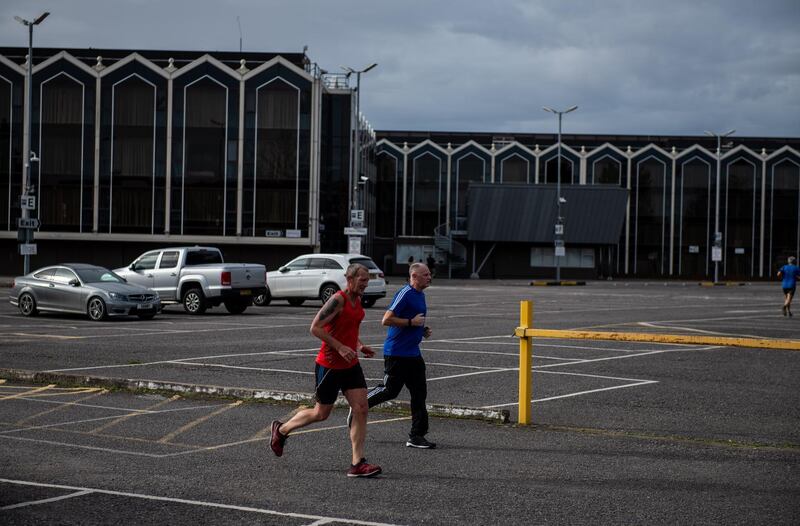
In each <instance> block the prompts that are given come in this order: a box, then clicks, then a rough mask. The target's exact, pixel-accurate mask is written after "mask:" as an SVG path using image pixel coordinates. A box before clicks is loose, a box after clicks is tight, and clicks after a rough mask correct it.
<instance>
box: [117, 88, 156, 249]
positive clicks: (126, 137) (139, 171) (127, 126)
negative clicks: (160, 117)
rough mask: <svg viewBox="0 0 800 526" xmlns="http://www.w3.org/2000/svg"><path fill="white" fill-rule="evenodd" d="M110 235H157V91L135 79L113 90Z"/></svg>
mask: <svg viewBox="0 0 800 526" xmlns="http://www.w3.org/2000/svg"><path fill="white" fill-rule="evenodd" d="M112 99H113V103H112V107H113V116H112V118H113V127H112V130H111V141H112V157H111V217H110V226H109V231H111V232H132V233H148V234H151V233H153V208H154V204H155V203H154V201H155V181H154V172H155V111H156V87H155V86H154V85H153V84H151V83H149V82H147V81H145V80H143V79H142V78H141V77H139V76H136V75H134V76H131V77H128V78H127V79H125V80H123V81H121V82H120V83H118V84H115V85H114V88H113V90H112Z"/></svg>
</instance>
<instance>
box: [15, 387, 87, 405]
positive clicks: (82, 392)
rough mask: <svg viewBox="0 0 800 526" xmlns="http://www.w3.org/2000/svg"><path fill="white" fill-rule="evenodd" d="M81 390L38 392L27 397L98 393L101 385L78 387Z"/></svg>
mask: <svg viewBox="0 0 800 526" xmlns="http://www.w3.org/2000/svg"><path fill="white" fill-rule="evenodd" d="M78 389H79V390H77V391H76V390H70V391H62V392H58V393H56V392H51V393H37V394H31V395H27V398H46V397H48V396H69V395H75V394H84V393H96V392H97V391H100V390H101V389H102V388H101V387H88V388H78ZM65 403H66V402H65Z"/></svg>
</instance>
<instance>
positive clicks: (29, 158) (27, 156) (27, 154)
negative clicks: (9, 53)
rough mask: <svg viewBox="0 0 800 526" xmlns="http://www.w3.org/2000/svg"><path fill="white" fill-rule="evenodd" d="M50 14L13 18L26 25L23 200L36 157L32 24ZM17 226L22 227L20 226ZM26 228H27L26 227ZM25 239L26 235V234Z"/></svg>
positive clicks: (27, 260)
mask: <svg viewBox="0 0 800 526" xmlns="http://www.w3.org/2000/svg"><path fill="white" fill-rule="evenodd" d="M49 15H50V13H49V12H44V13H42V14H41V15H39V16H38V17H36V18H35V19H34V20H33V21H30V20H25V19H24V18H20V17H18V16H15V17H14V19H15V20H16V21H17V22H19V23H20V24H22V25H24V26H27V27H28V72H27V76H28V82H27V88H26V90H25V103H26V104H27V106H28V112H27V113H28V115H27V116H26V119H27V121H28V133H26V134H25V137H24V139H23V140H24V142H25V144H24V145H23V148H22V152H23V160H24V162H25V179H24V181H23V185H22V197H23V200H27V199H26V198H27V197H28V192H29V190H30V184H31V162H33V161H34V160H35V158H36V154H34V153H33V152H32V151H31V137H32V133H33V107H32V95H31V94H32V89H33V26H38V25H39V24H41V23H42V22H43V21H44V19H45V18H47V17H48V16H49ZM29 218H30V213H29V211H28V207H27V205H25V206H22V219H23V222H24V220H26V219H29ZM18 228H22V227H21V226H20V227H18ZM26 230H28V228H27V227H26ZM26 239H28V238H27V236H26ZM30 258H31V257H30V255H29V254H25V255H24V256H23V262H24V263H23V274H27V273H28V272H30V271H31V259H30Z"/></svg>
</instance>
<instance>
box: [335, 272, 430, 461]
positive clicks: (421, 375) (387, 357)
mask: <svg viewBox="0 0 800 526" xmlns="http://www.w3.org/2000/svg"><path fill="white" fill-rule="evenodd" d="M430 284H431V271H430V269H429V268H428V266H427V265H425V264H423V263H413V264H412V265H411V267H410V268H409V280H408V284H407V285H405V286H404V287H403V288H401V289H400V290H398V291H397V294H395V295H394V298H393V299H392V303H391V304H390V305H389V308H388V310H387V311H386V312H385V313H384V315H383V321H382V323H383V325H385V326H387V327H389V332H388V334H387V335H386V341H385V342H384V344H383V362H384V377H383V383H382V384H381V385H378V386H377V387H374V388H372V389H370V391H369V393H368V394H367V400H368V402H369V406H370V407H373V406H376V405H378V404H380V403H383V402H386V401H388V400H392V399H394V398H396V397H397V395H398V394H400V390H401V389H402V388H403V385H405V386H406V387H407V388H408V392H409V394H410V395H411V432H410V433H409V434H408V440H407V441H406V446H408V447H414V448H419V449H433V448H435V447H436V444H434V443H433V442H429V441H428V440H426V439H425V435H426V434H427V433H428V410H427V409H426V408H425V400H426V398H427V397H428V386H427V383H426V379H425V360H423V359H422V353H421V352H420V350H419V343H420V342H421V341H422V338H423V337H425V338H428V337H430V335H431V328H430V327H426V326H425V315H426V314H427V312H428V309H427V306H426V304H425V293H424V292H422V291H423V290H425V289H426V288H428V286H429V285H430ZM349 421H350V420H349V417H348V422H349Z"/></svg>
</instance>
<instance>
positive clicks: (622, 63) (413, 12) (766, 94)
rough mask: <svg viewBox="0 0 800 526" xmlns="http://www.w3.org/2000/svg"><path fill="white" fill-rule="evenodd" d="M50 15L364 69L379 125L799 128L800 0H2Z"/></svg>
mask: <svg viewBox="0 0 800 526" xmlns="http://www.w3.org/2000/svg"><path fill="white" fill-rule="evenodd" d="M44 10H49V11H51V12H52V16H51V17H50V18H49V19H48V20H47V21H46V22H45V24H44V25H43V26H42V27H41V28H37V33H36V42H37V44H38V45H42V46H48V47H95V48H126V49H140V48H148V49H155V48H158V49H176V50H179V49H192V50H226V51H233V50H237V49H238V45H239V29H238V25H237V22H236V17H237V16H239V17H240V20H241V27H242V32H243V37H244V38H243V41H244V48H245V50H257V51H287V52H297V51H300V50H301V49H302V47H303V46H304V45H308V46H309V56H310V57H311V59H312V60H315V61H317V62H318V63H319V64H320V65H321V66H322V67H323V68H325V69H327V70H329V71H336V70H337V69H338V66H339V65H340V64H346V65H350V66H353V67H360V66H363V65H366V64H369V63H371V62H378V63H379V64H380V65H379V67H378V68H376V69H375V70H373V71H371V72H370V73H369V74H368V75H365V76H364V77H362V87H363V97H364V98H363V99H362V106H361V107H362V110H363V111H364V113H365V114H366V115H367V117H368V118H369V119H370V121H371V123H372V124H373V126H374V127H375V128H377V129H424V130H453V131H497V132H503V131H506V132H543V131H544V132H546V131H552V129H553V127H554V123H553V119H552V115H549V114H545V113H544V112H542V111H541V109H540V108H541V106H542V105H548V106H554V107H567V106H569V105H572V104H578V105H580V109H579V111H577V112H575V113H574V114H571V115H570V116H569V120H568V121H567V122H565V127H568V128H569V129H570V131H571V132H577V133H620V134H626V133H632V134H637V133H641V134H695V133H702V130H704V129H708V128H711V129H723V128H724V129H728V128H732V127H735V128H737V130H738V131H739V133H741V134H742V135H769V136H800V97H798V96H797V94H798V93H800V51H798V50H800V32H798V31H797V27H798V25H799V23H800V2H797V0H786V1H783V0H764V1H763V2H759V3H757V4H754V3H752V2H750V1H744V0H729V1H725V0H710V1H697V0H675V1H673V2H659V1H655V0H639V1H636V0H604V1H603V2H594V3H590V2H585V1H577V0H562V1H560V2H551V1H546V0H540V1H534V0H518V1H515V0H497V1H495V2H483V3H479V2H464V1H462V0H439V1H435V2H431V1H429V0H407V1H405V2H388V1H380V0H371V1H368V0H337V1H335V2H332V1H324V0H294V1H290V0H282V1H278V0H223V1H220V2H215V3H213V4H210V5H206V3H199V2H196V0H169V1H164V0H161V1H155V0H120V1H115V2H108V1H106V0H71V1H69V2H58V3H53V2H52V1H49V2H46V1H42V0H5V2H3V5H2V7H0V45H3V46H24V45H26V41H27V39H26V33H25V31H24V28H22V26H20V25H19V24H17V23H16V22H15V21H14V20H13V15H21V16H26V17H32V16H35V15H36V14H38V13H39V12H41V11H44Z"/></svg>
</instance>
